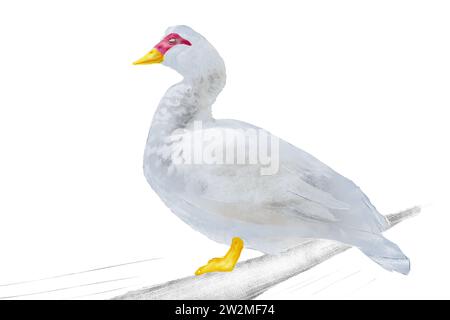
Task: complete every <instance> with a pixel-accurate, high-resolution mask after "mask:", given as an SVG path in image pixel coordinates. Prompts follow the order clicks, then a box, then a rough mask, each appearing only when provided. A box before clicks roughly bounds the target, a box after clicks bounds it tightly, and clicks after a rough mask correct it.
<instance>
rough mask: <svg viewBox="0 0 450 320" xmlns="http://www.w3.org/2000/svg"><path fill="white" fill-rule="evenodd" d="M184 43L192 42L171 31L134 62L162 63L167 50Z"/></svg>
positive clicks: (188, 44)
mask: <svg viewBox="0 0 450 320" xmlns="http://www.w3.org/2000/svg"><path fill="white" fill-rule="evenodd" d="M179 44H183V45H186V46H191V45H192V44H191V43H190V42H189V41H188V40H186V39H184V38H183V37H181V36H180V35H179V34H178V33H170V34H168V35H167V36H165V37H164V39H162V40H161V41H160V42H159V43H158V44H157V45H156V46H155V47H154V48H153V49H152V50H151V51H150V52H149V53H147V54H146V55H145V56H143V57H142V58H141V59H139V60H137V61H135V62H134V64H152V63H161V62H163V61H164V55H165V54H166V52H167V51H169V50H170V49H171V48H173V47H174V46H176V45H179Z"/></svg>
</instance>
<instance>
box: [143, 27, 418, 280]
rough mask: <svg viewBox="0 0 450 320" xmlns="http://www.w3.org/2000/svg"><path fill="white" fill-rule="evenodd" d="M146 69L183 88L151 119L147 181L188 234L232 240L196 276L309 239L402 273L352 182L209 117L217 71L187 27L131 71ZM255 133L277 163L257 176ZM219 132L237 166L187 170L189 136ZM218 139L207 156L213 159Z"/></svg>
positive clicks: (214, 59)
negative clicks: (168, 75) (248, 254)
mask: <svg viewBox="0 0 450 320" xmlns="http://www.w3.org/2000/svg"><path fill="white" fill-rule="evenodd" d="M151 63H162V64H164V65H166V66H168V67H170V68H172V69H174V70H176V71H177V72H179V73H180V74H181V75H182V76H183V77H184V79H183V81H181V82H180V83H177V84H175V85H173V86H172V87H170V88H169V89H168V90H167V92H166V94H165V95H164V97H163V98H162V100H161V102H160V103H159V106H158V109H157V111H156V112H155V115H154V118H153V122H152V125H151V128H150V131H149V135H148V140H147V144H146V149H145V156H144V174H145V177H146V178H147V181H148V182H149V184H150V185H151V186H152V188H153V189H154V190H155V191H156V193H157V194H158V195H159V196H160V197H161V199H162V200H163V201H164V202H165V204H166V205H167V206H168V207H169V208H170V209H171V210H172V211H173V212H174V213H175V214H176V215H177V216H178V217H179V218H181V219H182V220H183V221H184V222H186V223H187V224H189V225H190V226H191V227H192V228H194V229H196V230H198V231H200V232H202V233H203V234H205V235H206V236H207V237H209V238H210V239H212V240H215V241H217V242H220V243H230V241H231V247H230V249H229V251H228V252H227V254H226V255H225V256H223V257H221V258H215V259H212V260H210V261H209V262H208V263H207V264H206V265H204V266H203V267H200V268H199V269H198V270H197V271H196V274H197V275H200V274H203V273H207V272H219V271H231V270H233V268H234V266H235V264H236V263H237V261H238V259H239V255H240V253H241V250H242V248H243V247H244V244H245V246H246V247H248V248H252V249H256V250H259V251H262V252H264V253H269V254H276V253H279V252H282V251H284V250H286V249H289V248H292V247H295V246H297V245H298V244H300V243H301V242H303V241H305V240H306V239H311V238H313V239H329V240H335V241H339V242H342V243H345V244H349V245H352V246H355V247H357V248H359V249H360V250H361V251H362V252H363V253H365V254H366V255H367V256H368V257H370V258H371V259H372V260H373V261H375V262H376V263H378V264H379V265H381V266H382V267H383V268H385V269H387V270H390V271H397V272H400V273H403V274H407V273H408V272H409V259H408V258H407V257H406V256H405V255H404V254H403V253H402V251H401V250H400V249H399V247H398V246H397V245H396V244H394V243H393V242H391V241H389V240H387V239H386V238H384V237H383V236H382V234H381V233H382V232H383V231H384V230H385V229H386V227H387V222H386V220H385V218H384V217H383V216H382V215H381V214H380V213H378V211H377V210H376V209H375V207H374V206H373V205H372V204H371V203H370V201H369V199H368V198H367V197H366V195H365V194H364V193H363V192H362V191H361V189H360V188H359V187H358V186H356V185H355V184H354V183H353V182H352V181H351V180H349V179H347V178H345V177H343V176H341V175H340V174H338V173H337V172H335V171H333V170H332V169H331V168H329V167H328V166H326V165H325V164H323V163H322V162H320V161H319V160H317V159H316V158H314V157H313V156H311V155H310V154H308V153H306V152H305V151H302V150H300V149H298V148H296V147H294V146H292V145H291V144H289V143H287V142H285V141H283V140H281V139H278V138H276V137H274V136H272V135H270V133H268V132H267V131H264V130H263V129H260V128H257V127H255V126H253V125H251V124H247V123H244V122H241V121H236V120H217V119H214V118H213V117H212V115H211V106H212V104H213V103H214V101H215V99H216V97H217V96H218V95H219V93H220V91H221V90H222V89H223V87H224V86H225V65H224V62H223V60H222V58H221V57H220V55H219V54H218V52H217V51H216V50H215V49H214V47H213V46H212V45H211V44H210V43H209V42H208V41H207V40H206V39H205V38H204V37H202V36H201V35H200V34H198V33H197V32H195V31H194V30H192V29H191V28H189V27H187V26H175V27H171V28H169V29H168V30H167V31H166V35H165V37H164V38H163V39H162V40H161V41H160V42H159V43H158V44H157V45H156V46H155V47H154V48H153V49H152V50H151V51H150V52H149V53H148V54H146V55H145V56H144V57H142V58H141V59H139V60H138V61H136V62H135V64H151ZM200 121H201V123H200ZM199 123H200V124H201V126H199V125H198V124H199ZM256 131H257V132H258V133H260V134H263V135H264V134H265V135H266V136H267V137H268V138H269V139H271V140H270V141H276V144H271V148H272V149H271V151H272V153H271V158H270V159H272V160H274V159H275V158H276V160H277V161H278V167H277V169H278V170H277V171H276V172H270V173H268V174H267V173H265V174H264V169H265V168H266V167H267V163H266V164H263V163H258V162H257V163H255V162H251V161H247V160H249V155H250V154H251V151H252V150H254V149H252V146H251V145H250V139H248V138H249V132H256ZM218 132H226V133H227V134H231V136H232V137H233V139H238V136H242V134H243V132H244V135H245V139H244V150H243V151H244V152H245V159H244V160H245V161H244V162H245V163H242V162H241V163H238V162H236V163H233V164H230V163H228V162H226V163H225V162H223V161H216V162H213V163H211V162H208V163H205V162H206V161H203V162H195V161H186V159H187V157H186V155H187V154H190V153H192V150H193V147H192V143H191V142H192V140H194V141H193V143H194V144H195V143H196V142H197V141H195V139H196V138H195V137H197V139H199V138H198V137H202V136H206V135H209V136H210V137H211V136H214V135H215V136H216V137H217V133H218ZM198 134H200V135H198ZM193 138H194V139H193ZM219 140H220V139H216V140H215V146H214V147H213V148H212V149H214V150H215V151H216V152H217V150H219V149H218V148H217V145H218V142H217V141H219ZM227 141H228V140H227ZM241 141H242V140H241ZM201 143H202V144H203V142H201ZM261 143H262V142H261V141H259V142H258V145H257V146H261ZM220 147H221V148H222V147H223V148H224V150H223V151H224V154H225V155H224V156H226V154H232V155H233V157H234V151H236V149H235V146H234V145H231V147H230V144H228V143H225V144H223V141H222V144H220ZM231 148H232V149H231ZM213 153H214V152H213ZM214 156H216V157H217V154H214ZM236 157H237V156H236ZM180 158H182V159H184V160H185V161H179V159H180ZM217 159H218V158H216V160H217ZM191 160H192V159H191ZM203 160H204V159H203ZM233 160H236V159H235V158H233ZM260 162H261V161H260ZM266 169H267V168H266Z"/></svg>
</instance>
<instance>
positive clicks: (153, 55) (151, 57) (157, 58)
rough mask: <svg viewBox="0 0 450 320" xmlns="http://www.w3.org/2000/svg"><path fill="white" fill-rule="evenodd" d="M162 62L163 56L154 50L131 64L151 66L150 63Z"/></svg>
mask: <svg viewBox="0 0 450 320" xmlns="http://www.w3.org/2000/svg"><path fill="white" fill-rule="evenodd" d="M163 60H164V56H163V55H162V53H161V52H159V51H158V50H156V49H152V51H150V52H149V53H147V54H146V55H145V56H143V57H142V58H140V59H139V60H136V61H135V62H133V64H152V63H161V62H163Z"/></svg>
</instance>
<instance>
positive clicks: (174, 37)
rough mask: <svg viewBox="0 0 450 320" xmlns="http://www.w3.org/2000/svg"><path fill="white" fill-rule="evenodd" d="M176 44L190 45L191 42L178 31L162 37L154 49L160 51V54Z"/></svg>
mask: <svg viewBox="0 0 450 320" xmlns="http://www.w3.org/2000/svg"><path fill="white" fill-rule="evenodd" d="M178 44H184V45H187V46H191V45H192V44H191V43H190V42H189V41H188V40H186V39H184V38H183V37H181V36H180V35H179V34H178V33H170V34H168V35H167V36H165V37H164V39H162V40H161V41H160V42H159V43H158V44H157V45H156V46H155V49H156V50H158V51H159V52H161V53H162V54H166V52H167V51H169V49H171V48H173V47H174V46H176V45H178Z"/></svg>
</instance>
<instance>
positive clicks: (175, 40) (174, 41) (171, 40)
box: [169, 38, 177, 44]
mask: <svg viewBox="0 0 450 320" xmlns="http://www.w3.org/2000/svg"><path fill="white" fill-rule="evenodd" d="M176 42H177V39H175V38H171V39H169V44H175V43H176Z"/></svg>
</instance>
